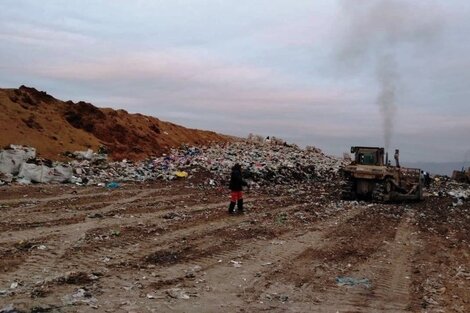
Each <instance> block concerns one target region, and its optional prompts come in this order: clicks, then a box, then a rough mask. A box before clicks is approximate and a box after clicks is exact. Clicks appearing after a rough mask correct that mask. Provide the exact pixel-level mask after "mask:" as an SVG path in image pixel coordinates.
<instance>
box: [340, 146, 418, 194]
mask: <svg viewBox="0 0 470 313" xmlns="http://www.w3.org/2000/svg"><path fill="white" fill-rule="evenodd" d="M351 153H353V154H354V159H352V161H351V163H350V164H349V165H346V166H345V167H343V168H342V176H343V184H342V193H341V196H342V199H344V200H372V201H376V202H399V201H420V200H422V199H423V184H424V179H423V175H422V171H421V170H420V169H417V168H405V167H401V166H400V163H399V150H395V165H394V166H393V165H391V162H390V161H389V160H388V153H385V150H384V148H380V147H358V146H354V147H351ZM384 158H385V160H384Z"/></svg>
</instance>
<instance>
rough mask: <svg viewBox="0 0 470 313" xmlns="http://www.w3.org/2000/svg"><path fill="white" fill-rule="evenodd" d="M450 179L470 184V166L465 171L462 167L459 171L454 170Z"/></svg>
mask: <svg viewBox="0 0 470 313" xmlns="http://www.w3.org/2000/svg"><path fill="white" fill-rule="evenodd" d="M452 179H453V180H455V181H456V182H459V183H469V184H470V167H469V168H468V169H467V171H465V169H464V168H463V167H462V170H461V171H454V172H453V173H452Z"/></svg>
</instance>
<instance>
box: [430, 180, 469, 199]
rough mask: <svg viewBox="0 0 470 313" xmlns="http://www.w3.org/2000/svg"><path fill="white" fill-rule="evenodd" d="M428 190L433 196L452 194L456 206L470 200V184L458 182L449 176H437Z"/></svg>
mask: <svg viewBox="0 0 470 313" xmlns="http://www.w3.org/2000/svg"><path fill="white" fill-rule="evenodd" d="M427 191H428V193H429V195H430V196H431V197H446V196H450V197H451V198H452V199H453V205H454V206H459V205H462V204H463V203H464V202H466V201H469V200H470V185H469V184H467V183H461V182H457V181H455V180H453V179H450V178H449V177H447V176H435V177H434V178H433V181H432V184H431V185H430V186H429V188H428V189H427Z"/></svg>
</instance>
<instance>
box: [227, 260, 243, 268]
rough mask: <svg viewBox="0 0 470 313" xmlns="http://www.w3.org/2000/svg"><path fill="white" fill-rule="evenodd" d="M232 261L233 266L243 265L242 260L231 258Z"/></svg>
mask: <svg viewBox="0 0 470 313" xmlns="http://www.w3.org/2000/svg"><path fill="white" fill-rule="evenodd" d="M230 263H231V264H233V267H242V262H240V261H234V260H230Z"/></svg>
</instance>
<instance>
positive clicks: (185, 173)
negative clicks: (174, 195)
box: [175, 171, 188, 178]
mask: <svg viewBox="0 0 470 313" xmlns="http://www.w3.org/2000/svg"><path fill="white" fill-rule="evenodd" d="M175 176H176V177H178V178H186V177H188V173H187V172H185V171H178V172H176V173H175Z"/></svg>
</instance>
